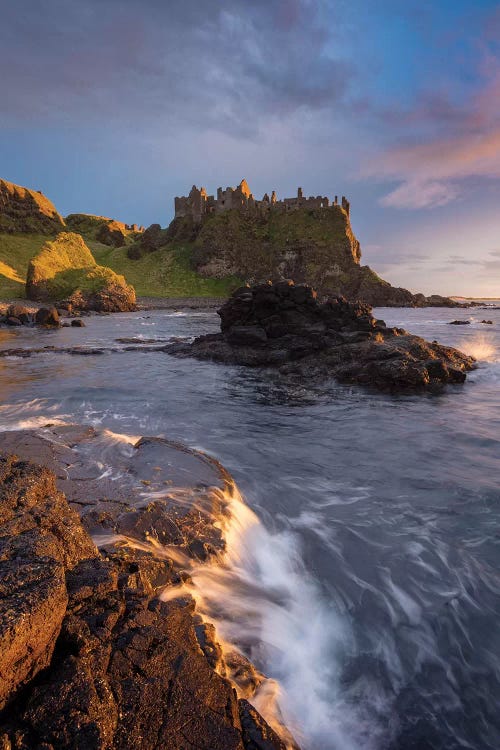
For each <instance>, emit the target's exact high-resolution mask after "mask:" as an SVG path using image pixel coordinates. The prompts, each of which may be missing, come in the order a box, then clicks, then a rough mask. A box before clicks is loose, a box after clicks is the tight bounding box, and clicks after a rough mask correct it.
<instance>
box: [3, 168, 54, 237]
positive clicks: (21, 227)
mask: <svg viewBox="0 0 500 750" xmlns="http://www.w3.org/2000/svg"><path fill="white" fill-rule="evenodd" d="M63 228H64V219H63V218H62V216H60V215H59V213H58V212H57V210H56V208H55V206H54V205H53V204H52V203H51V201H50V200H49V199H48V198H46V197H45V195H43V193H41V192H40V191H38V190H29V189H28V188H25V187H21V186H20V185H14V184H13V183H12V182H7V181H6V180H2V179H0V232H6V233H9V234H10V233H17V232H30V233H37V234H54V233H55V232H60V231H61V230H62V229H63Z"/></svg>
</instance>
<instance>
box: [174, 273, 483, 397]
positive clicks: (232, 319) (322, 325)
mask: <svg viewBox="0 0 500 750" xmlns="http://www.w3.org/2000/svg"><path fill="white" fill-rule="evenodd" d="M219 315H220V318H221V333H219V334H209V335H207V336H201V337H199V338H197V339H195V340H194V342H193V343H173V344H170V345H167V346H166V347H165V351H167V352H168V353H170V354H173V355H175V356H182V357H185V356H192V357H197V358H198V359H210V360H214V361H219V362H225V363H228V364H243V365H249V366H272V367H279V368H280V372H282V373H283V374H286V375H296V376H298V377H300V378H309V377H317V376H320V377H329V376H330V377H331V376H333V377H335V378H336V379H337V380H339V381H341V382H344V383H359V384H362V385H366V386H372V387H375V388H377V389H379V390H387V391H422V390H431V391H432V390H437V389H440V388H441V387H442V386H443V385H445V384H447V383H463V382H464V380H465V378H466V371H467V370H470V369H472V368H473V366H474V359H473V358H472V357H468V356H466V355H465V354H462V353H461V352H459V351H458V350H456V349H453V348H451V347H447V346H442V345H440V344H438V343H437V342H432V343H430V342H428V341H425V340H424V339H422V338H420V337H418V336H413V335H412V334H410V333H408V332H407V331H405V330H403V329H400V328H388V327H387V326H386V325H385V323H384V321H382V320H376V319H375V318H374V317H373V316H372V314H371V307H370V306H369V305H367V304H364V303H361V302H348V301H347V300H346V299H344V298H342V297H340V298H333V299H330V300H328V301H326V302H324V303H319V302H318V301H317V299H316V293H315V292H314V291H313V290H312V289H311V287H309V286H307V285H297V286H296V285H293V284H291V283H289V282H279V283H277V284H270V283H269V284H258V285H256V286H253V287H242V288H241V289H238V290H237V291H236V292H235V293H234V294H233V296H232V297H231V298H230V299H229V300H228V301H227V302H226V303H225V304H224V305H223V306H222V308H221V309H220V310H219Z"/></svg>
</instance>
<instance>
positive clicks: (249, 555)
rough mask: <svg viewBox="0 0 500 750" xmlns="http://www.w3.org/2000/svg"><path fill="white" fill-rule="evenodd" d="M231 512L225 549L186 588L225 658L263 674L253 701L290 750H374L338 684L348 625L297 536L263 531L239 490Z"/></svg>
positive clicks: (368, 722) (369, 725) (369, 726)
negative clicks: (246, 662) (313, 573)
mask: <svg viewBox="0 0 500 750" xmlns="http://www.w3.org/2000/svg"><path fill="white" fill-rule="evenodd" d="M228 510H229V513H230V515H229V520H228V521H227V523H226V524H225V527H224V535H225V538H226V544H227V551H226V553H225V554H224V556H223V557H222V559H221V560H220V561H219V563H218V564H212V565H195V566H194V567H193V568H192V569H191V571H190V572H191V576H192V580H193V586H192V587H189V590H190V592H191V594H192V595H193V596H194V598H195V600H196V601H197V609H198V611H199V612H200V614H201V615H202V616H203V618H204V619H205V620H207V621H209V622H211V623H212V624H214V626H215V627H216V630H217V634H218V639H219V641H220V642H221V645H222V647H223V651H224V652H225V653H230V652H232V651H234V649H235V648H236V649H238V650H240V651H241V652H242V653H243V654H244V655H245V656H246V657H248V658H249V659H250V661H251V662H252V663H253V664H255V665H256V667H257V668H258V669H259V670H261V671H262V672H263V673H264V674H265V675H267V679H266V680H264V682H263V683H262V684H261V685H260V686H259V687H258V689H257V691H256V692H255V694H254V695H253V696H251V697H250V698H249V700H250V701H251V702H252V703H253V704H254V705H255V707H256V708H257V710H258V711H259V712H260V713H261V714H262V715H263V716H264V718H265V719H266V721H268V723H269V724H270V725H271V726H273V727H274V728H275V729H276V730H277V731H278V732H279V733H280V734H281V736H282V737H283V739H284V740H285V742H286V743H287V745H288V746H289V747H290V748H292V747H294V744H293V739H291V736H290V734H289V733H288V731H287V730H290V732H291V735H292V736H293V737H294V738H295V739H296V740H297V742H299V744H300V745H301V747H302V748H303V750H327V748H331V749H332V750H333V749H338V750H361V749H363V750H374V749H375V748H377V747H378V746H379V745H378V739H379V735H380V732H379V728H377V727H376V726H374V725H373V717H370V718H367V717H362V716H361V713H359V712H358V711H357V709H356V707H355V704H354V702H352V703H348V702H347V701H346V698H345V694H344V695H343V692H342V689H341V686H340V674H341V665H340V661H341V654H342V653H343V652H345V651H346V650H347V651H348V650H349V648H350V646H351V644H350V629H349V627H348V623H347V622H346V621H345V620H343V619H342V617H341V616H340V614H339V613H338V612H337V611H336V610H335V608H334V606H333V604H331V603H327V602H326V601H325V600H324V598H323V597H322V595H321V592H320V591H319V589H318V587H317V586H316V584H315V583H314V581H313V580H312V579H311V578H310V576H309V575H308V574H307V571H306V569H305V566H304V563H303V560H302V555H301V550H300V545H299V542H298V537H297V536H296V535H295V534H294V533H292V532H289V531H283V532H277V533H272V532H270V531H269V530H267V529H266V528H265V527H264V526H263V524H262V523H261V522H260V520H259V519H258V517H257V516H256V514H255V513H254V512H253V511H252V510H251V509H250V508H249V507H248V506H247V505H246V504H245V502H244V501H243V499H242V498H241V496H240V493H239V492H238V490H237V489H235V491H234V494H233V496H232V497H231V498H229V502H228ZM172 593H173V592H165V595H166V596H169V597H170V596H172ZM236 687H237V689H238V685H237V684H236Z"/></svg>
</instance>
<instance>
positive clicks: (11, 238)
mask: <svg viewBox="0 0 500 750" xmlns="http://www.w3.org/2000/svg"><path fill="white" fill-rule="evenodd" d="M45 242H47V235H43V234H0V299H13V298H15V297H19V298H24V297H25V296H26V295H25V290H24V285H25V283H26V274H27V272H28V263H29V261H30V260H31V258H32V257H33V256H34V255H36V253H37V252H38V251H39V250H40V248H41V247H42V245H43V244H44V243H45Z"/></svg>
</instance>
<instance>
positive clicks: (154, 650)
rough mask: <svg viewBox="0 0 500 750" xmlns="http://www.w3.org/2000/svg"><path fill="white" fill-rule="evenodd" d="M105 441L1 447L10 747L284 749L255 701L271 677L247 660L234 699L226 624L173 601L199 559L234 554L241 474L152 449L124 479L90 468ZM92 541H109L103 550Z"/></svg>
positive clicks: (0, 671) (0, 624) (139, 454)
mask: <svg viewBox="0 0 500 750" xmlns="http://www.w3.org/2000/svg"><path fill="white" fill-rule="evenodd" d="M102 439H103V438H102V436H99V435H98V434H96V433H95V432H94V431H93V430H92V429H84V428H75V427H47V428H46V429H44V430H42V431H38V432H34V431H19V432H11V433H3V434H1V435H0V452H1V454H2V455H1V456H0V556H1V560H2V566H1V573H0V645H1V648H0V747H1V748H2V749H3V750H13V749H15V750H28V749H29V750H33V748H40V749H42V748H43V750H56V749H57V750H62V749H64V748H68V749H70V748H71V749H72V750H73V749H75V750H76V749H78V750H132V748H133V749H134V750H136V749H137V748H141V750H149V749H153V748H154V749H156V748H158V750H159V749H160V748H161V749H162V750H165V749H167V750H168V749H170V750H174V749H175V750H178V749H179V748H183V749H185V750H195V748H196V750H200V749H201V750H232V749H233V748H234V750H285V744H284V743H283V742H282V741H281V740H280V738H279V737H278V735H277V734H276V733H275V732H274V731H273V729H271V727H269V725H268V724H267V723H266V722H265V720H264V719H263V718H262V716H260V715H259V714H258V713H257V712H256V711H255V709H254V708H253V707H252V706H251V705H250V704H249V703H248V701H247V700H246V699H245V697H244V696H245V695H247V696H249V697H251V690H248V685H249V684H251V685H253V686H254V688H255V685H257V684H258V682H259V675H258V673H257V672H256V671H255V670H254V668H253V667H252V665H251V664H250V663H249V662H248V661H246V660H245V657H243V656H242V655H241V654H239V655H238V656H237V657H235V659H236V660H238V659H239V664H238V667H239V670H240V672H241V674H242V675H243V678H242V679H244V680H246V684H247V692H246V693H245V691H244V690H243V689H242V690H240V691H239V693H238V695H237V693H236V690H235V689H234V687H233V685H232V684H231V683H230V682H229V681H228V679H226V677H225V676H224V675H225V673H226V670H227V672H228V673H229V671H230V669H229V667H230V664H228V663H226V662H227V660H228V657H227V655H226V657H225V656H224V655H223V654H222V652H221V649H220V647H219V646H218V644H217V642H216V639H215V632H214V630H213V627H212V626H209V625H207V624H206V623H204V622H203V621H202V619H201V618H200V616H199V615H197V613H196V611H195V604H194V600H193V599H192V598H191V597H190V596H189V595H186V593H185V591H184V590H183V591H180V592H179V594H178V595H176V592H175V587H176V586H178V585H179V584H180V583H182V581H183V580H184V578H185V577H186V576H187V573H186V572H185V569H186V568H187V567H188V562H189V560H190V559H196V560H198V561H199V560H203V559H206V558H208V557H210V556H211V555H212V554H215V553H216V552H217V551H220V550H221V549H223V547H224V539H223V537H222V535H221V532H220V529H217V528H215V527H214V523H213V522H214V519H215V518H216V517H219V518H220V515H221V514H223V513H224V497H225V493H226V492H228V491H230V482H231V480H230V477H229V476H228V475H227V474H226V472H225V471H224V470H223V469H222V467H220V466H219V465H218V464H217V462H215V461H212V460H211V459H210V458H208V457H206V456H204V455H203V454H199V453H196V452H193V451H190V450H189V449H186V448H184V447H183V446H178V445H176V444H174V443H170V442H169V441H162V440H157V439H143V440H141V441H139V443H138V444H137V445H136V447H135V448H133V449H132V448H130V451H131V454H130V451H129V452H128V455H127V458H126V462H127V467H128V468H127V470H125V469H124V471H123V472H122V473H121V474H120V479H118V480H117V481H112V480H110V479H109V478H108V479H106V478H103V477H102V476H101V474H102V464H101V463H100V462H98V461H97V460H95V459H93V458H92V455H95V444H96V442H97V444H99V440H102ZM106 445H107V444H106ZM75 446H77V448H78V450H77V452H76V453H75ZM104 446H105V443H103V444H102V446H101V448H102V450H105V448H104ZM107 449H108V450H109V446H108V448H107ZM113 450H116V452H117V457H118V458H119V459H120V456H121V457H123V461H124V462H125V457H124V451H123V447H121V446H120V445H119V444H118V445H117V447H116V448H115V449H113ZM13 452H15V453H16V454H17V457H16V456H13V455H12V453H13ZM125 452H126V451H125ZM98 453H99V454H100V455H101V457H102V451H101V450H99V451H98ZM122 454H123V455H122ZM28 458H36V459H37V460H39V461H43V462H44V463H45V464H47V466H50V469H51V470H50V469H49V468H44V467H41V466H38V465H34V464H31V463H28V462H27V461H26V459H28ZM120 460H121V459H120ZM124 466H125V463H124ZM122 468H123V467H122ZM168 486H175V488H176V492H179V491H180V490H181V495H182V489H183V491H184V502H179V497H178V496H177V497H175V498H174V496H173V492H174V491H173V490H172V492H171V493H170V494H169V490H168V489H167V487H168ZM61 488H64V490H65V492H66V495H67V498H68V499H66V498H65V496H64V494H63V493H62V492H61ZM160 488H162V489H163V492H160ZM149 491H150V492H151V493H153V495H154V496H155V500H154V501H153V502H151V498H150V497H149V498H148V494H149ZM68 501H69V503H68ZM70 506H71V507H70ZM75 509H76V510H75ZM77 511H78V512H77ZM80 516H81V520H80ZM84 527H85V528H84ZM86 529H87V530H92V531H93V532H94V533H96V532H100V534H101V541H102V535H103V534H107V535H108V536H107V543H106V544H105V546H104V547H103V546H101V551H100V552H99V551H98V549H97V547H96V546H95V545H94V543H93V541H92V539H91V537H90V536H89V533H88V531H87V530H86ZM152 540H153V541H154V545H152V544H151V542H152ZM124 541H128V544H127V545H126V546H124ZM131 544H132V545H135V547H137V548H134V546H131ZM153 547H154V548H155V549H156V554H154V553H153V552H152V551H151V550H152V549H153ZM159 549H160V550H161V553H158V550H159ZM165 587H167V588H168V587H171V589H172V591H173V595H172V596H171V597H169V598H168V600H167V601H164V600H162V599H161V598H160V596H159V594H160V592H161V591H162V590H165ZM229 661H230V659H229Z"/></svg>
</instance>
